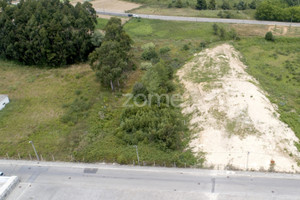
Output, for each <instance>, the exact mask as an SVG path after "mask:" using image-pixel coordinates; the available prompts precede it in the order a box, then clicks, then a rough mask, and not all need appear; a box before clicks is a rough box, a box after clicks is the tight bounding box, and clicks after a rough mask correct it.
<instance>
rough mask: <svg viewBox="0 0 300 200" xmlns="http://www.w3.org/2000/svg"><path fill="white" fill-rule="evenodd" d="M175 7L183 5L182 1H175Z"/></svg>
mask: <svg viewBox="0 0 300 200" xmlns="http://www.w3.org/2000/svg"><path fill="white" fill-rule="evenodd" d="M175 7H176V8H182V7H183V4H182V1H181V0H177V1H176V3H175Z"/></svg>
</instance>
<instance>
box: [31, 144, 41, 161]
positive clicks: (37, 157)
mask: <svg viewBox="0 0 300 200" xmlns="http://www.w3.org/2000/svg"><path fill="white" fill-rule="evenodd" d="M29 143H30V144H31V145H32V148H33V150H34V153H35V155H36V159H37V160H38V161H40V157H39V155H38V153H37V151H36V149H35V146H34V144H33V142H32V141H29Z"/></svg>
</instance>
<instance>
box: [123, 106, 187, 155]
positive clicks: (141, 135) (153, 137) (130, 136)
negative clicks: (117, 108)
mask: <svg viewBox="0 0 300 200" xmlns="http://www.w3.org/2000/svg"><path fill="white" fill-rule="evenodd" d="M186 130H187V129H186V126H185V125H184V124H183V120H181V116H180V113H177V112H176V110H175V109H170V108H168V107H165V106H160V107H158V106H154V105H153V106H151V107H148V106H145V107H131V108H127V109H125V110H124V112H123V113H122V115H121V125H120V129H119V132H121V134H118V135H119V136H120V137H121V138H122V139H123V140H124V141H125V142H126V143H128V144H130V145H134V144H135V145H136V144H138V143H139V142H142V143H145V144H148V143H152V144H155V145H157V146H158V147H159V148H160V149H162V150H167V149H171V150H176V149H180V148H181V147H182V142H181V139H182V137H183V133H184V131H186Z"/></svg>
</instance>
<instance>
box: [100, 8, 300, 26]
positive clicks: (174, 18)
mask: <svg viewBox="0 0 300 200" xmlns="http://www.w3.org/2000/svg"><path fill="white" fill-rule="evenodd" d="M96 12H97V14H101V15H112V16H118V17H127V16H128V13H121V12H113V11H105V10H96ZM136 15H138V16H139V17H141V18H146V19H159V20H167V21H188V22H213V23H230V24H256V25H278V26H295V27H300V23H290V22H276V21H259V20H244V19H221V18H202V17H179V16H164V15H146V14H136Z"/></svg>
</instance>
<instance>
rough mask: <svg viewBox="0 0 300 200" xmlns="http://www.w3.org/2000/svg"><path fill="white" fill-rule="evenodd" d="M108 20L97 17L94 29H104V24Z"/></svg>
mask: <svg viewBox="0 0 300 200" xmlns="http://www.w3.org/2000/svg"><path fill="white" fill-rule="evenodd" d="M107 22H108V19H104V18H99V17H98V18H97V25H96V29H104V27H105V26H106V24H107Z"/></svg>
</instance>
